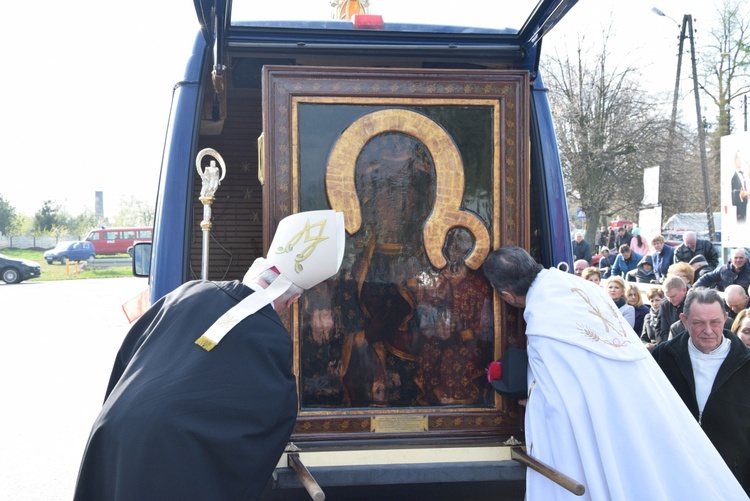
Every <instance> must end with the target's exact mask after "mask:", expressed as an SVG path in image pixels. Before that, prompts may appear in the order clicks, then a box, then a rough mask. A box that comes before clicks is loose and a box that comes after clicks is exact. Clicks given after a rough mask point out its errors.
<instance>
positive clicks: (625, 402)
mask: <svg viewBox="0 0 750 501" xmlns="http://www.w3.org/2000/svg"><path fill="white" fill-rule="evenodd" d="M621 245H627V244H621ZM691 259H692V258H691ZM681 265H684V266H681ZM575 269H576V268H574V270H575ZM485 274H486V275H487V277H488V278H489V279H490V281H491V283H492V286H493V288H494V289H495V291H496V293H498V294H499V296H500V298H501V299H502V300H503V301H505V302H506V303H507V304H508V305H510V306H513V307H517V308H522V309H523V317H524V320H525V321H526V331H525V332H526V337H527V343H528V344H527V351H528V376H527V380H528V394H527V397H526V399H524V400H523V401H522V402H523V403H524V405H525V406H526V419H525V422H526V423H525V424H526V427H525V428H526V429H525V433H526V443H527V448H531V450H533V454H534V456H535V457H536V458H538V459H539V460H540V461H542V462H545V463H546V464H549V465H551V466H552V467H553V468H556V469H558V468H559V469H560V470H561V472H562V473H563V474H565V475H569V476H571V477H572V478H574V479H580V480H581V481H582V482H583V483H584V484H585V486H586V489H587V490H586V495H587V496H588V497H587V499H592V500H595V499H747V493H749V492H750V393H748V392H747V391H746V388H747V385H749V384H750V348H748V345H747V344H746V340H747V338H748V337H750V310H748V309H747V304H748V296H747V290H746V288H743V287H741V286H739V285H736V286H735V287H731V288H728V290H725V291H724V298H722V297H721V295H720V294H719V292H718V291H717V290H715V289H710V288H705V287H696V286H694V285H692V281H693V279H694V270H693V268H692V267H691V266H690V264H689V263H684V262H679V263H673V264H672V265H670V266H669V267H668V268H667V270H666V274H665V278H664V279H663V281H662V282H661V283H659V282H658V281H656V283H654V284H653V286H651V287H648V289H647V292H646V297H647V299H648V302H649V303H650V305H645V304H644V301H643V296H642V293H641V287H640V286H639V284H638V283H635V282H632V281H626V280H625V279H624V278H623V277H622V276H619V275H615V276H610V277H609V278H607V279H603V273H602V271H601V268H599V267H597V266H589V267H585V268H583V269H582V270H581V272H580V274H573V273H565V272H563V271H561V270H558V269H554V268H552V269H544V268H543V267H542V266H541V265H539V264H537V263H535V261H534V260H533V258H531V257H530V256H529V255H528V253H527V252H526V251H525V250H523V249H520V248H518V247H511V246H508V247H503V248H502V249H499V250H497V251H493V252H492V253H491V254H490V256H489V257H488V258H487V260H486V261H485ZM575 275H579V276H580V278H577V277H576V276H575ZM733 285H734V284H733ZM730 293H731V296H730ZM730 298H731V299H730ZM729 310H731V311H733V312H734V313H735V317H736V318H735V320H734V323H733V325H732V328H733V330H728V329H727V328H726V327H727V326H728V320H727V319H728V318H729V313H728V311H729ZM627 325H629V326H630V328H628V327H627ZM636 330H638V332H639V336H640V338H639V337H638V335H636ZM644 410H646V412H647V413H648V419H647V421H643V415H642V413H643V412H644ZM665 422H668V423H670V425H669V426H666V427H663V426H651V425H650V423H665ZM613 423H621V424H622V423H639V425H632V426H630V425H623V426H617V427H616V428H615V429H614V430H613V428H612V425H613ZM644 423H645V424H644ZM621 444H627V448H628V449H629V452H625V450H624V449H623V447H622V446H621ZM628 458H630V459H628ZM643 458H648V461H644V460H643ZM656 465H659V466H656ZM663 465H669V467H668V468H662V467H661V466H663ZM708 469H711V470H712V471H711V472H710V473H708V472H707V470H708ZM526 484H527V497H528V499H569V497H566V496H568V495H567V494H566V495H564V494H565V493H563V492H562V490H561V488H560V487H559V486H556V485H555V484H553V483H552V482H549V481H548V480H547V479H544V478H542V477H541V476H540V475H538V474H536V473H534V472H532V471H531V470H530V471H529V472H528V473H527V479H526Z"/></svg>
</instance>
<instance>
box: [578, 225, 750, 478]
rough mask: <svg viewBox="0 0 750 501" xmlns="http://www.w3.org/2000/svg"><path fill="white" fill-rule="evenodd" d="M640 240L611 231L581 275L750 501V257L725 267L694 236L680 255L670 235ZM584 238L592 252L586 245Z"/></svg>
mask: <svg viewBox="0 0 750 501" xmlns="http://www.w3.org/2000/svg"><path fill="white" fill-rule="evenodd" d="M639 237H640V232H639V231H638V229H637V228H636V229H635V230H633V231H632V232H631V231H630V229H629V228H628V227H626V226H624V227H620V228H618V229H616V230H615V229H612V231H606V230H605V229H604V228H602V232H601V239H600V240H599V242H597V244H598V246H599V255H598V256H596V255H595V256H592V260H590V261H589V262H584V261H583V258H582V256H575V257H576V258H577V260H576V261H574V265H575V266H574V271H575V274H576V275H579V276H580V277H581V278H583V279H585V280H587V281H590V282H593V283H595V284H597V285H598V286H599V287H600V288H602V289H603V291H604V293H605V294H606V295H608V296H609V298H610V299H611V300H612V301H613V303H614V307H615V308H616V309H617V311H619V313H620V314H621V315H622V318H623V319H624V320H625V321H626V322H627V323H628V325H630V327H631V328H632V329H633V331H634V332H635V334H636V335H637V336H638V337H639V338H640V340H641V342H642V343H643V345H644V346H645V348H646V349H647V350H648V351H649V352H651V354H652V356H653V358H654V359H655V360H656V362H657V364H658V366H659V367H660V368H661V369H662V370H663V372H664V374H665V375H666V376H667V379H668V380H669V382H670V383H672V385H673V387H674V388H675V389H676V390H677V393H678V394H679V395H680V397H681V399H682V400H683V402H684V404H685V405H686V406H687V408H688V410H689V411H690V413H691V414H692V415H693V417H694V419H695V420H696V421H697V422H698V423H699V424H700V426H701V428H702V429H703V431H704V432H705V433H706V435H707V436H708V437H709V439H710V440H711V442H712V443H713V444H714V446H715V447H716V448H717V450H718V451H719V453H720V454H721V456H722V458H723V459H724V461H725V462H726V463H727V465H728V466H729V467H730V469H731V470H732V472H733V473H734V475H735V477H736V478H737V479H738V480H739V481H740V483H741V484H742V485H743V487H744V489H745V491H747V492H750V453H749V452H748V451H750V422H748V417H750V416H748V414H749V411H748V408H747V407H744V406H745V405H746V403H747V402H748V401H749V400H750V399H748V398H747V397H746V395H747V392H746V389H745V387H741V386H739V385H742V384H748V383H750V363H748V362H750V262H749V261H748V255H747V251H746V249H744V248H735V249H732V251H731V253H730V255H729V259H728V261H727V262H726V263H724V264H721V262H720V257H719V254H718V252H717V251H716V249H715V248H714V246H713V245H712V244H711V242H710V241H708V240H704V239H701V238H698V237H697V235H696V234H695V233H694V232H686V233H685V234H684V236H683V242H682V243H681V244H679V245H677V246H671V245H669V244H668V243H667V242H666V241H665V239H664V237H663V236H661V235H657V236H655V237H653V238H651V239H650V242H649V243H650V246H649V245H648V244H647V243H646V242H645V241H644V240H643V239H641V238H639ZM575 238H576V241H577V242H576V243H577V248H582V247H583V244H584V243H585V239H582V238H581V237H580V236H579V235H576V237H575ZM628 239H630V240H628ZM612 244H614V247H613V245H612ZM574 248H576V246H574ZM578 270H580V272H579V271H578ZM646 284H648V285H646ZM644 297H645V301H644Z"/></svg>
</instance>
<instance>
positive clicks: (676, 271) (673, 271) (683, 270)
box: [667, 261, 695, 289]
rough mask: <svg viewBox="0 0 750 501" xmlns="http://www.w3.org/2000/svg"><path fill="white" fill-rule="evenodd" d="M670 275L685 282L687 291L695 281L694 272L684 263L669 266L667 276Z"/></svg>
mask: <svg viewBox="0 0 750 501" xmlns="http://www.w3.org/2000/svg"><path fill="white" fill-rule="evenodd" d="M671 275H676V276H678V277H680V278H681V279H682V281H683V282H685V285H687V287H688V289H689V288H690V287H692V285H693V280H695V270H694V269H693V267H692V266H690V265H689V264H688V263H686V262H685V261H680V262H679V263H674V264H672V265H670V266H669V269H668V270H667V276H671Z"/></svg>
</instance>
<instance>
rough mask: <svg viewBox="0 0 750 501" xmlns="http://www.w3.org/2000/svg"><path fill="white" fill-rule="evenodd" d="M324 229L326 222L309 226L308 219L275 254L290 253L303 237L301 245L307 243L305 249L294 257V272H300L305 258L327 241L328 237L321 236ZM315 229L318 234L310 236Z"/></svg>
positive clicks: (322, 221)
mask: <svg viewBox="0 0 750 501" xmlns="http://www.w3.org/2000/svg"><path fill="white" fill-rule="evenodd" d="M325 227H326V220H325V219H323V220H321V221H319V222H317V223H315V224H310V220H309V219H308V220H307V221H306V222H305V226H304V228H302V230H300V231H299V232H298V233H297V234H295V235H294V236H292V238H291V239H290V240H289V242H288V243H287V244H286V245H285V246H283V247H279V248H278V249H276V254H285V253H287V252H291V251H292V249H294V246H295V245H297V244H298V243H299V241H300V240H301V239H302V238H303V237H304V240H303V241H302V242H303V243H309V245H308V246H307V247H305V248H304V249H302V252H300V253H299V254H297V255H296V256H295V257H294V271H296V272H297V273H301V272H302V262H303V261H305V260H306V259H307V258H309V257H310V256H312V253H313V252H315V248H316V247H317V246H318V244H320V243H321V242H323V241H325V240H328V237H324V236H323V232H324V231H325ZM314 229H317V230H318V233H317V235H312V234H311V233H312V230H314Z"/></svg>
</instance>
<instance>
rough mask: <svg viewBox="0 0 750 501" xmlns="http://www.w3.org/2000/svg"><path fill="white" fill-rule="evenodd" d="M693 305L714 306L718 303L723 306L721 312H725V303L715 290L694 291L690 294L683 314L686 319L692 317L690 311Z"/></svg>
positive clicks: (686, 299)
mask: <svg viewBox="0 0 750 501" xmlns="http://www.w3.org/2000/svg"><path fill="white" fill-rule="evenodd" d="M693 303H698V304H713V303H718V304H719V306H721V311H722V312H723V311H724V301H723V300H722V299H721V296H720V295H719V293H718V292H716V290H714V289H692V290H690V292H688V295H687V297H686V298H685V306H684V307H683V308H682V313H683V314H684V315H685V316H686V317H690V309H691V308H692V306H693Z"/></svg>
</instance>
